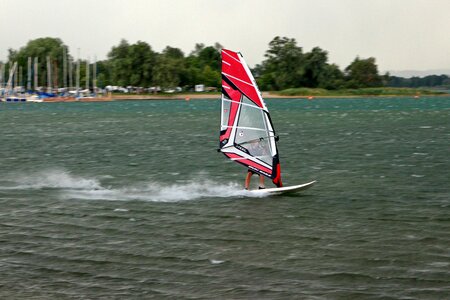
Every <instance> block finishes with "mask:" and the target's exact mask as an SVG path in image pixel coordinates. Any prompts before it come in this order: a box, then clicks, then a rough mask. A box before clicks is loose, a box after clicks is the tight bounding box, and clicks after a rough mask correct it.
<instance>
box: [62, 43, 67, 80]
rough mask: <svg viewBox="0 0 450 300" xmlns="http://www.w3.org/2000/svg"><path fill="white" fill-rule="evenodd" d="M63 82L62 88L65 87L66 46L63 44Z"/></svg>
mask: <svg viewBox="0 0 450 300" xmlns="http://www.w3.org/2000/svg"><path fill="white" fill-rule="evenodd" d="M63 84H64V86H63V87H64V88H67V50H66V46H63Z"/></svg>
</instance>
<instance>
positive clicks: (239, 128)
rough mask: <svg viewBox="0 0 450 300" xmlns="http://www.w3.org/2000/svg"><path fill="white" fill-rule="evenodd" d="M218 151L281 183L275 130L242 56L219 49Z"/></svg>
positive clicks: (278, 184)
mask: <svg viewBox="0 0 450 300" xmlns="http://www.w3.org/2000/svg"><path fill="white" fill-rule="evenodd" d="M220 129H221V130H220V144H219V147H220V151H221V152H222V153H223V154H225V156H227V157H228V158H229V159H230V160H232V161H235V162H237V163H240V164H242V165H244V166H246V167H247V168H249V169H250V170H252V171H253V172H255V173H258V174H261V175H264V176H267V177H269V178H271V179H272V181H273V182H274V183H275V184H276V185H277V186H279V187H280V186H282V183H281V174H280V163H279V158H278V157H279V156H278V149H277V147H276V140H275V138H276V134H275V130H274V128H273V125H272V121H271V119H270V115H269V111H268V109H267V107H266V104H265V103H264V100H263V98H262V97H261V93H260V91H259V89H258V87H257V85H256V82H255V79H254V78H253V75H252V74H251V72H250V70H249V68H248V66H247V64H246V63H245V61H244V58H243V57H242V55H241V54H240V53H239V52H234V51H230V50H226V49H223V50H222V112H221V127H220Z"/></svg>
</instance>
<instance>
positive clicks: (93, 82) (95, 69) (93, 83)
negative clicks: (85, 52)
mask: <svg viewBox="0 0 450 300" xmlns="http://www.w3.org/2000/svg"><path fill="white" fill-rule="evenodd" d="M92 73H93V74H92V77H93V80H92V85H93V89H94V94H97V57H96V56H94V66H93V70H92Z"/></svg>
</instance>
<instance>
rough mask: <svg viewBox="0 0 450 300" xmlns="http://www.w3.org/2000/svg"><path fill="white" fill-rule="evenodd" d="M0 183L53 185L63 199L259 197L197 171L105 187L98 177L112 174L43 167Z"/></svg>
mask: <svg viewBox="0 0 450 300" xmlns="http://www.w3.org/2000/svg"><path fill="white" fill-rule="evenodd" d="M6 178H8V179H7V181H6V182H5V180H4V178H3V180H2V182H1V183H0V190H28V189H33V190H37V189H52V190H55V192H56V193H57V195H58V196H59V197H60V198H62V199H65V200H67V199H81V200H110V201H130V200H140V201H154V202H178V201H188V200H197V199H202V198H212V197H214V198H231V197H235V198H241V197H244V196H245V197H258V198H259V197H262V195H253V194H251V193H249V192H247V191H244V190H243V189H242V185H240V184H237V183H235V182H227V183H225V184H224V183H223V182H220V183H219V182H215V181H213V180H205V179H204V176H201V175H199V176H198V178H193V179H191V180H190V181H187V182H183V183H176V184H167V183H159V182H151V183H149V182H141V183H136V184H134V185H131V186H129V185H127V186H118V187H111V186H108V187H105V186H103V185H102V183H101V180H102V179H105V178H111V176H98V177H82V176H78V175H74V174H71V173H70V172H68V171H65V170H46V171H41V172H36V173H34V174H14V175H10V176H7V177H6Z"/></svg>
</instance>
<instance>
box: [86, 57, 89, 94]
mask: <svg viewBox="0 0 450 300" xmlns="http://www.w3.org/2000/svg"><path fill="white" fill-rule="evenodd" d="M86 89H87V90H89V57H88V59H87V60H86Z"/></svg>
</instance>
